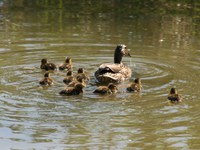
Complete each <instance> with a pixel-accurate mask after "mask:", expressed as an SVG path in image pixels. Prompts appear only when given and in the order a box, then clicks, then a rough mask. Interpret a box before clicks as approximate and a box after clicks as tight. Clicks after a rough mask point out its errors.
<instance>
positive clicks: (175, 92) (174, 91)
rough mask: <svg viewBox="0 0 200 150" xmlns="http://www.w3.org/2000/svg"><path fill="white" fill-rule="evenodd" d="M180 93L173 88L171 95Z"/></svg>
mask: <svg viewBox="0 0 200 150" xmlns="http://www.w3.org/2000/svg"><path fill="white" fill-rule="evenodd" d="M177 93H178V92H177V90H176V89H175V88H171V90H170V94H177Z"/></svg>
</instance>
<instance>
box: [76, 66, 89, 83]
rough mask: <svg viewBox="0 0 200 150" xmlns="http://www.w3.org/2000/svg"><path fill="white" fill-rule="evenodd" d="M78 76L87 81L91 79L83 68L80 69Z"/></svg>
mask: <svg viewBox="0 0 200 150" xmlns="http://www.w3.org/2000/svg"><path fill="white" fill-rule="evenodd" d="M76 78H82V79H84V80H85V81H89V77H88V76H87V75H86V74H85V70H84V69H83V68H79V69H78V71H77V74H76Z"/></svg>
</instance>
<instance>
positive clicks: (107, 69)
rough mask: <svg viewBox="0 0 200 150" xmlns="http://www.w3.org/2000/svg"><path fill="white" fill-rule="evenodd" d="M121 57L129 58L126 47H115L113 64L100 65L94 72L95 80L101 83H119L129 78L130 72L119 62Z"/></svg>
mask: <svg viewBox="0 0 200 150" xmlns="http://www.w3.org/2000/svg"><path fill="white" fill-rule="evenodd" d="M123 56H129V57H131V55H130V53H129V50H128V49H127V47H126V45H117V47H116V49H115V53H114V63H113V64H112V63H107V64H102V65H100V67H99V69H98V70H97V71H96V72H95V78H96V80H97V81H98V82H101V83H110V82H114V83H119V82H121V81H124V80H126V79H129V78H130V77H131V74H132V71H131V69H130V68H129V67H127V66H125V65H124V64H123V63H122V62H121V61H122V57H123Z"/></svg>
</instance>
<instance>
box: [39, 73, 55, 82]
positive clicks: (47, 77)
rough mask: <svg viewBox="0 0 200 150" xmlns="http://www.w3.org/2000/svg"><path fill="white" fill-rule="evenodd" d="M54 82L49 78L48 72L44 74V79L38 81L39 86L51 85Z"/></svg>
mask: <svg viewBox="0 0 200 150" xmlns="http://www.w3.org/2000/svg"><path fill="white" fill-rule="evenodd" d="M53 82H54V80H53V79H52V78H51V77H50V74H49V72H46V73H45V74H44V78H43V79H42V80H40V82H39V83H40V84H41V85H52V84H53Z"/></svg>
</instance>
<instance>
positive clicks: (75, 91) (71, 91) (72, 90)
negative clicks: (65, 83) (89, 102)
mask: <svg viewBox="0 0 200 150" xmlns="http://www.w3.org/2000/svg"><path fill="white" fill-rule="evenodd" d="M83 88H84V86H83V85H82V84H81V83H77V84H76V85H75V86H74V87H67V88H65V89H64V90H62V91H60V92H59V94H60V95H79V94H81V93H83Z"/></svg>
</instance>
